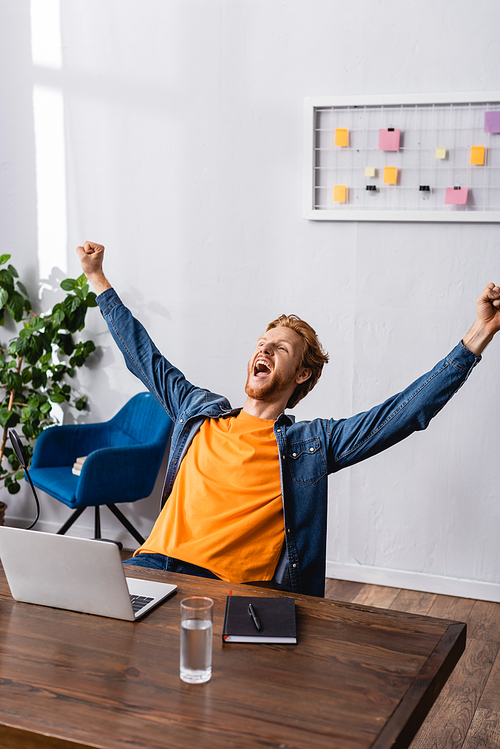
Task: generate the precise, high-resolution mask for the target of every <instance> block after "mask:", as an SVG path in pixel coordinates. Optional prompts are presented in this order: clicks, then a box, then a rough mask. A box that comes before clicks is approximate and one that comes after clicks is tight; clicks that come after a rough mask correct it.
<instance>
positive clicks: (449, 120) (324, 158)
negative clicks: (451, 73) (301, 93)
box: [304, 92, 500, 222]
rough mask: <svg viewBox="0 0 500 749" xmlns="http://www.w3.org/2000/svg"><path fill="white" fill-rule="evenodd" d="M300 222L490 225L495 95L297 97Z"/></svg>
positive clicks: (496, 212)
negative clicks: (301, 116)
mask: <svg viewBox="0 0 500 749" xmlns="http://www.w3.org/2000/svg"><path fill="white" fill-rule="evenodd" d="M304 218H308V219H313V220H323V221H325V220H326V221H349V220H351V221H464V222H465V221H475V222H499V221H500V92H494V93H482V94H477V93H476V94H439V95H438V94H433V95H429V96H425V97H424V96H384V97H382V96H365V97H318V98H310V99H306V100H305V175H304Z"/></svg>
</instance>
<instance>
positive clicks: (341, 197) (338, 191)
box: [333, 185, 347, 203]
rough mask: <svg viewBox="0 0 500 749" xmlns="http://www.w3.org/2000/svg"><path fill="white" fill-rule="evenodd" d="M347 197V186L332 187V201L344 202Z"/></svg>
mask: <svg viewBox="0 0 500 749" xmlns="http://www.w3.org/2000/svg"><path fill="white" fill-rule="evenodd" d="M346 197H347V188H346V186H345V185H335V187H334V188H333V201H334V203H345V201H346Z"/></svg>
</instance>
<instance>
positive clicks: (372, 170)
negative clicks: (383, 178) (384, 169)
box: [365, 166, 376, 177]
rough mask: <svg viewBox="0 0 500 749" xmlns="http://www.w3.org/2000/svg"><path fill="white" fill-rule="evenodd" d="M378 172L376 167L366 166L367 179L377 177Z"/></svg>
mask: <svg viewBox="0 0 500 749" xmlns="http://www.w3.org/2000/svg"><path fill="white" fill-rule="evenodd" d="M375 175H376V170H375V167H374V166H365V177H375Z"/></svg>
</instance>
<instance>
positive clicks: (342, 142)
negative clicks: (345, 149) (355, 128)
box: [335, 127, 349, 146]
mask: <svg viewBox="0 0 500 749" xmlns="http://www.w3.org/2000/svg"><path fill="white" fill-rule="evenodd" d="M348 141H349V131H348V130H346V129H345V128H342V127H337V128H335V145H336V146H347V143H348Z"/></svg>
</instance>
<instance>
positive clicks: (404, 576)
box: [326, 561, 500, 603]
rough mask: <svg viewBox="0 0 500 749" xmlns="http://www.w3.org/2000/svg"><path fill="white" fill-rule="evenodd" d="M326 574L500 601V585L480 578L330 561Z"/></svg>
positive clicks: (372, 583)
mask: <svg viewBox="0 0 500 749" xmlns="http://www.w3.org/2000/svg"><path fill="white" fill-rule="evenodd" d="M326 576H327V577H330V578H334V579H337V580H350V581H352V582H357V583H367V584H370V585H386V586H388V587H390V588H404V589H406V590H420V591H422V592H424V593H438V594H439V595H446V596H455V597H459V598H474V599H477V600H479V601H494V602H496V603H500V584H498V583H487V582H481V581H479V580H467V579H463V578H457V577H444V576H442V575H428V574H426V573H422V572H408V571H407V570H391V569H385V568H383V567H367V566H363V565H357V564H341V563H339V562H329V561H327V563H326Z"/></svg>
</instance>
